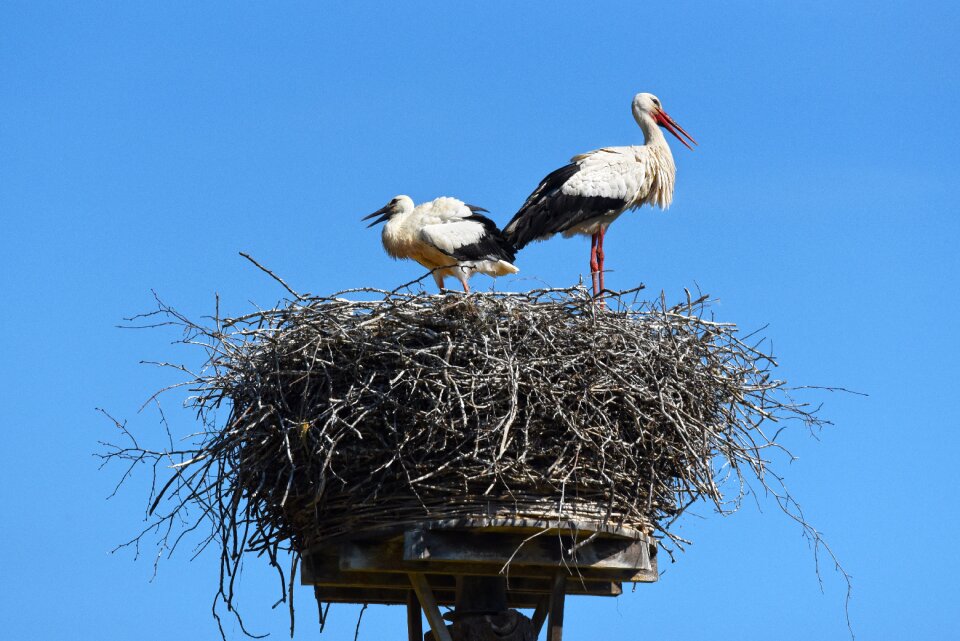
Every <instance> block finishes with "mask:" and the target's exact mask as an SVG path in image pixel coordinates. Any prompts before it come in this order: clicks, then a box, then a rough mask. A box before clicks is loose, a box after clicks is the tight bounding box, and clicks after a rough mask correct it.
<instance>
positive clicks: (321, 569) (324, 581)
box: [301, 556, 623, 597]
mask: <svg viewBox="0 0 960 641" xmlns="http://www.w3.org/2000/svg"><path fill="white" fill-rule="evenodd" d="M425 576H426V578H427V582H428V583H429V584H430V587H432V588H433V589H434V590H451V591H452V590H454V589H455V588H456V579H455V577H454V575H452V574H433V573H430V574H426V575H425ZM301 583H302V584H303V585H319V586H327V587H336V586H340V587H358V588H359V587H370V588H388V589H391V588H392V589H401V590H402V589H405V588H407V587H408V586H409V585H410V581H409V579H407V577H406V575H404V574H399V573H391V572H383V573H380V572H343V571H341V570H340V568H339V561H338V560H337V559H336V558H334V557H324V558H320V559H318V558H316V557H313V556H308V557H305V558H304V561H303V564H302V565H301ZM552 585H553V579H552V577H551V578H546V577H543V578H529V577H514V576H512V577H509V579H508V580H507V591H508V592H510V593H519V592H523V593H531V594H548V593H549V592H550V590H551V588H552ZM622 593H623V588H622V586H621V584H620V583H619V582H617V581H610V580H609V579H608V580H600V581H586V580H580V578H579V577H577V578H575V579H571V580H570V581H568V582H567V594H577V595H589V596H611V597H615V596H620V595H621V594H622Z"/></svg>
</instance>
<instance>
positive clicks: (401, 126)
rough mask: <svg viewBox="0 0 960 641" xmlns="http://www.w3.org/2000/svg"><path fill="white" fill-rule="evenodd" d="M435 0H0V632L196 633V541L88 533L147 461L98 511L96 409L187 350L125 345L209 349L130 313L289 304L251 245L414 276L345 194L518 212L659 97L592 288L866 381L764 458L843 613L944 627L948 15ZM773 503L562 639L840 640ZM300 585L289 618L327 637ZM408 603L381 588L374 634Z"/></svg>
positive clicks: (533, 275)
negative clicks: (663, 124) (295, 616)
mask: <svg viewBox="0 0 960 641" xmlns="http://www.w3.org/2000/svg"><path fill="white" fill-rule="evenodd" d="M455 4H460V3H444V4H441V3H435V4H433V3H431V4H426V3H386V2H384V3H376V4H374V3H364V2H353V3H302V4H301V3H279V4H276V5H275V4H274V3H257V4H256V6H252V5H251V4H244V5H241V6H236V5H235V4H234V3H213V4H210V3H195V2H189V3H187V2H167V3H151V4H150V5H149V6H145V5H146V3H127V2H104V3H46V2H37V1H36V0H31V1H29V2H5V3H3V6H2V8H0V216H2V221H3V223H2V227H0V229H2V233H0V242H2V247H3V251H2V252H0V273H2V280H0V287H2V297H0V300H2V304H3V308H4V309H3V312H4V319H5V321H6V326H7V331H6V335H5V340H4V350H3V351H4V357H3V367H2V368H0V377H2V381H0V390H2V398H3V404H2V406H3V412H2V426H3V433H4V440H3V454H2V460H3V464H2V466H0V510H2V512H0V515H2V516H0V519H2V522H0V523H2V525H0V568H2V569H0V587H2V594H0V621H2V622H3V623H2V632H0V636H3V637H4V638H5V639H11V640H20V639H104V640H109V639H134V638H135V639H139V640H141V641H148V640H150V639H170V638H182V639H212V638H216V634H217V633H216V627H215V624H214V622H213V620H212V618H211V617H210V615H209V605H210V601H211V596H212V590H213V586H214V583H215V581H216V572H215V564H214V563H213V562H212V561H213V559H208V558H206V557H200V558H199V559H198V560H197V561H194V562H192V563H191V562H189V556H190V550H189V548H184V550H182V553H181V554H179V555H177V556H175V557H174V558H173V559H172V560H170V561H164V562H162V563H161V564H160V568H159V574H158V576H157V578H156V579H155V580H153V581H152V582H151V581H150V578H151V575H152V565H151V563H150V560H149V557H150V556H151V554H153V553H154V551H152V550H149V549H147V550H144V552H145V556H146V557H147V558H146V559H141V560H140V561H138V562H134V561H133V560H132V558H131V555H130V554H128V553H119V554H114V555H111V554H110V553H109V551H110V549H111V548H112V547H113V546H114V545H115V544H116V543H117V542H120V541H122V540H124V539H126V538H128V537H129V536H130V535H132V534H133V533H134V532H135V530H136V529H137V527H138V526H139V525H140V519H141V518H142V514H143V508H144V492H145V491H146V490H145V487H146V485H145V484H146V482H147V479H146V477H145V475H142V476H139V477H137V478H135V479H134V482H133V483H131V484H130V485H129V487H126V488H125V489H124V490H123V491H121V493H120V495H119V496H118V497H116V498H114V499H112V500H109V501H107V500H105V498H106V496H107V495H108V494H109V493H110V492H111V490H112V488H113V484H114V482H115V481H116V479H117V476H118V475H119V473H120V469H119V468H110V469H108V471H106V472H98V471H97V463H98V462H97V461H96V460H95V459H94V458H93V457H92V456H91V454H92V452H94V451H96V450H97V449H98V447H97V440H98V439H108V438H111V437H112V431H111V426H110V424H109V423H108V422H107V421H105V420H104V419H103V418H102V417H100V416H99V415H98V414H97V413H96V412H95V411H94V408H95V407H98V406H99V407H105V408H108V409H109V410H110V411H111V412H113V413H114V414H116V415H118V416H121V417H125V418H127V419H129V420H130V421H131V424H132V425H133V426H134V427H135V429H137V430H138V431H140V432H141V433H143V434H146V433H150V432H156V430H158V429H159V426H158V423H157V419H156V415H155V413H153V412H151V411H145V412H144V413H142V414H137V408H138V407H139V405H140V404H141V403H142V402H143V400H145V398H146V397H147V396H148V395H149V393H151V392H152V391H154V390H155V389H156V388H158V387H159V386H161V385H163V384H164V383H167V382H171V381H172V380H174V377H173V375H172V374H171V373H170V372H165V371H157V370H154V369H151V368H149V367H146V366H142V365H139V364H138V362H139V361H140V360H141V359H148V360H165V359H170V360H186V361H191V362H194V361H195V360H196V358H197V357H198V356H199V355H198V354H194V353H190V352H188V351H185V350H184V349H183V348H180V347H176V346H171V345H170V343H171V341H172V340H174V339H175V338H176V336H175V335H173V334H171V333H164V332H163V331H153V332H144V331H139V332H138V331H123V330H119V329H115V327H114V326H115V325H117V324H118V323H119V322H120V321H121V318H122V317H123V316H127V315H130V314H133V313H137V312H141V311H145V310H147V309H149V308H150V306H151V294H150V290H151V289H156V290H157V291H158V292H159V293H160V294H161V295H162V296H163V297H164V298H165V299H167V300H168V301H169V302H171V303H173V304H175V305H176V306H178V307H180V308H181V309H182V310H183V311H185V312H186V313H188V314H190V315H194V316H200V315H202V314H205V313H209V312H211V311H212V309H213V296H214V293H215V292H219V293H220V295H221V296H222V299H223V301H224V307H225V308H226V310H227V311H232V312H242V311H244V310H247V309H248V308H249V305H250V301H253V302H255V303H257V304H260V305H268V304H272V303H274V302H275V301H276V300H277V299H278V298H280V297H281V295H282V294H283V292H282V291H280V289H279V288H278V287H277V286H276V284H275V283H273V282H271V281H269V280H268V279H267V278H265V277H264V276H263V275H262V274H261V273H259V272H257V271H256V270H254V269H253V268H251V267H250V266H249V265H248V264H247V263H246V262H245V261H244V260H243V259H241V258H240V257H239V256H238V255H237V252H238V251H241V250H243V251H247V252H250V253H252V254H253V255H254V256H256V257H257V258H258V259H259V260H261V261H262V262H264V263H265V264H267V265H269V266H270V267H272V268H273V269H275V270H277V271H278V272H279V273H281V274H282V275H284V276H285V277H286V278H287V279H288V280H289V281H290V282H291V283H292V284H293V285H294V286H295V287H297V288H299V289H301V290H308V291H314V292H331V291H335V290H339V289H343V288H347V287H355V286H362V285H370V286H378V287H384V288H390V287H393V286H395V285H398V284H400V283H402V282H406V281H408V280H410V279H412V278H415V277H417V276H418V275H420V274H421V273H422V270H421V269H420V268H419V267H417V266H416V265H415V264H412V263H397V262H393V261H390V260H389V259H387V258H386V256H385V255H384V254H383V253H382V250H381V248H380V246H379V238H378V234H377V232H375V231H373V230H367V229H366V228H365V227H364V225H363V224H361V223H360V220H359V219H360V217H361V216H362V215H364V214H367V213H369V212H372V211H373V210H375V209H377V208H379V207H380V206H381V205H383V204H384V203H385V202H386V201H387V200H389V199H390V198H391V197H392V196H394V195H396V194H398V193H406V194H409V195H411V196H412V197H413V198H414V199H415V200H417V201H420V200H425V199H430V198H434V197H436V196H439V195H452V196H457V197H460V198H462V199H464V200H467V201H468V202H472V203H476V204H479V205H483V206H485V207H486V208H488V209H489V210H490V211H491V212H492V215H493V217H494V218H495V219H496V220H497V221H498V222H500V223H501V224H502V223H504V222H505V221H506V220H507V219H508V218H509V217H510V215H512V213H513V212H514V211H516V209H517V207H518V206H519V205H520V203H521V202H522V200H523V198H524V197H525V196H526V195H527V194H528V193H529V192H530V191H531V190H532V188H533V187H534V186H535V185H536V183H537V181H538V180H539V179H540V178H541V177H542V176H543V175H544V174H545V173H547V172H548V171H549V170H552V169H554V168H556V167H557V166H559V165H560V164H562V163H564V162H565V161H566V160H567V158H569V157H570V156H571V155H573V154H575V153H579V152H583V151H588V150H590V149H594V148H597V147H600V146H604V145H626V144H639V143H640V142H641V138H640V132H639V130H638V129H637V127H636V126H635V124H634V123H633V120H632V118H631V117H630V112H629V104H630V99H631V97H632V95H633V94H634V93H635V92H637V91H651V92H653V93H656V94H657V95H659V96H660V98H661V99H662V100H663V103H664V106H665V108H666V109H667V110H668V111H669V112H670V113H671V115H673V116H674V117H675V118H676V119H677V121H678V122H680V124H681V125H683V126H684V127H685V128H686V129H687V130H688V131H690V132H691V133H692V134H693V135H694V136H695V137H697V139H698V140H699V141H700V147H699V148H698V149H697V151H695V152H688V151H687V150H686V149H683V148H678V145H674V150H675V155H676V158H677V165H678V178H677V192H676V199H675V201H674V206H673V208H672V209H671V210H670V211H669V212H668V213H666V214H664V213H661V212H654V211H651V210H641V211H639V212H635V213H633V214H629V215H625V216H624V217H623V218H621V219H620V220H619V221H618V222H617V223H616V225H615V226H614V227H613V229H612V231H611V233H610V236H609V238H608V241H607V266H608V267H609V268H610V269H612V270H614V271H613V272H612V273H611V274H610V275H609V276H608V279H607V283H608V285H609V286H611V287H614V288H618V287H620V288H627V287H631V286H634V285H636V284H637V283H639V282H644V283H646V284H647V286H648V287H649V288H650V290H651V292H653V293H656V292H659V291H660V290H664V291H665V292H666V295H667V297H668V298H670V299H677V298H679V297H680V296H681V295H682V290H683V288H684V287H691V288H693V287H695V286H697V285H699V287H700V288H701V289H702V290H703V291H705V292H709V293H710V294H712V295H713V296H714V297H716V298H718V299H719V302H718V303H717V304H716V305H715V307H714V310H715V313H716V315H717V317H718V318H720V319H722V320H724V321H732V322H737V323H739V324H741V325H742V326H743V327H744V328H747V329H756V328H758V327H761V326H763V325H765V324H769V327H768V329H766V330H765V333H766V334H767V335H768V336H769V337H771V338H772V340H773V346H774V349H775V351H776V353H777V354H778V355H779V357H780V360H781V363H782V368H781V372H780V373H781V375H782V376H784V377H786V378H787V379H789V380H791V381H793V382H796V383H799V384H814V385H843V386H846V387H849V388H852V389H856V390H860V391H863V392H867V393H869V394H870V396H869V397H867V398H863V397H856V396H848V395H827V394H822V395H819V396H818V395H813V396H812V398H813V399H814V400H822V401H824V409H823V415H824V417H826V418H829V419H832V420H833V421H834V422H835V423H836V426H835V427H832V428H828V429H827V430H826V431H825V432H823V434H822V436H821V439H820V440H819V441H816V440H814V439H811V438H809V437H806V436H804V435H803V434H802V433H801V432H800V431H798V432H797V434H796V435H795V436H794V437H793V438H791V439H790V444H791V445H792V446H793V449H794V451H795V453H796V454H797V455H798V456H799V460H797V461H796V462H795V463H793V464H792V465H790V466H789V467H788V468H787V469H785V470H784V472H785V473H786V475H787V479H788V483H789V485H790V487H791V489H792V490H793V492H794V494H795V495H796V496H797V497H798V499H799V500H800V501H801V503H802V504H803V505H804V507H805V509H806V511H807V515H808V516H809V518H810V519H811V520H812V521H813V522H814V523H815V524H816V525H817V526H818V527H820V528H821V529H822V530H823V531H824V532H825V534H826V535H827V537H828V539H829V540H830V542H831V543H832V545H833V547H834V549H835V550H836V552H837V554H838V555H839V556H840V557H841V559H842V560H843V561H844V563H845V564H846V566H847V569H848V570H849V571H850V573H851V574H853V575H854V582H855V583H854V598H853V602H852V604H851V615H852V619H853V623H854V626H855V628H856V630H857V632H858V634H859V637H858V638H860V639H864V640H867V639H947V638H950V637H952V636H953V634H955V628H956V625H957V623H958V620H957V615H956V610H955V608H956V604H957V603H960V588H958V587H957V585H958V584H957V581H956V577H957V576H958V574H960V562H958V560H957V559H958V555H957V553H956V541H957V539H958V536H960V527H958V515H957V503H958V501H957V494H956V491H955V489H954V488H955V485H956V452H957V450H958V446H960V439H958V436H957V428H958V419H957V416H956V413H955V407H956V405H957V403H958V400H960V399H958V394H957V391H956V384H955V377H956V368H957V362H958V356H960V354H958V349H957V339H956V331H955V330H954V329H953V327H952V325H953V324H954V323H955V321H956V319H957V318H958V317H960V306H958V303H957V300H958V298H957V294H956V288H957V273H958V266H960V265H958V262H960V261H958V258H957V241H958V238H960V223H958V219H957V216H956V203H957V201H958V197H960V187H958V184H960V161H958V153H957V148H958V143H960V136H958V127H957V116H958V114H960V104H958V103H960V89H958V87H960V85H958V82H957V71H956V64H957V62H958V60H960V38H958V36H957V34H958V32H960V14H958V9H957V8H956V4H955V3H948V2H843V3H837V2H805V3H791V4H790V6H789V7H788V6H787V3H762V2H727V3H710V4H708V3H687V2H672V3H634V2H590V3H587V2H577V3H570V2H556V3H545V2H544V3H532V2H531V3H515V2H484V3H472V4H470V5H469V6H467V5H466V4H464V5H463V7H462V8H453V7H454V5H455ZM198 5H202V6H198ZM587 247H588V246H587V242H586V241H585V240H583V239H576V240H561V239H555V240H553V241H550V242H548V243H542V244H537V245H534V246H531V247H530V248H528V249H527V250H525V251H524V252H523V253H521V254H520V256H519V258H518V263H517V264H518V266H519V267H520V268H521V270H522V272H521V274H520V276H522V277H523V278H520V279H512V280H511V279H504V280H501V281H499V282H497V284H496V286H497V287H498V288H500V289H511V288H517V289H523V288H529V287H532V286H534V285H536V284H540V283H546V284H550V285H569V284H571V283H573V282H575V281H576V280H577V279H578V278H579V277H580V275H581V274H583V273H584V272H585V270H586V263H587V253H588V249H587ZM474 284H475V286H476V287H478V288H487V287H489V286H490V285H491V281H490V280H489V279H486V277H482V276H480V277H477V278H476V279H475V280H474ZM178 402H179V398H178V397H175V396H171V397H167V399H166V407H167V408H168V409H169V410H170V412H171V418H172V420H173V421H174V429H175V430H176V431H177V432H178V433H186V432H188V431H189V430H190V428H191V423H190V419H189V414H188V413H178V412H176V411H175V410H176V407H177V405H178ZM759 507H760V508H762V510H763V511H762V513H761V512H760V511H759V510H758V509H757V507H756V506H755V505H754V504H753V503H750V502H748V503H747V505H746V506H745V508H744V510H743V511H742V512H741V513H740V514H738V515H735V516H733V517H731V518H720V517H718V516H717V515H714V514H711V513H710V512H709V511H708V510H701V511H700V512H699V514H700V517H696V516H694V517H690V518H688V519H687V520H686V521H685V523H684V525H683V529H682V533H683V534H684V535H686V536H688V537H690V538H692V539H694V540H695V545H694V546H693V547H692V548H690V550H689V551H688V552H687V553H686V554H683V555H682V556H680V557H679V559H678V562H677V563H675V564H673V565H669V564H664V566H663V569H665V570H666V573H665V574H664V575H663V577H662V580H661V581H660V582H659V583H658V584H655V585H644V586H638V588H637V590H636V591H635V592H633V593H628V594H625V595H624V596H623V597H621V598H620V599H617V600H600V599H594V600H589V599H583V598H579V599H578V598H573V599H571V600H570V602H569V604H568V620H569V628H568V629H569V632H568V635H569V638H570V639H571V640H573V639H598V638H608V639H613V638H618V639H638V638H646V639H672V640H688V639H689V640H699V639H721V638H732V639H747V640H752V639H757V640H763V639H804V640H806V639H846V638H848V637H847V632H846V627H845V624H844V618H843V585H842V583H841V581H840V580H839V579H838V578H837V577H836V576H835V575H832V574H831V573H830V572H825V575H824V593H823V594H821V592H820V589H819V587H818V584H817V579H816V577H815V574H814V567H813V558H812V555H811V553H810V552H809V550H808V549H807V547H806V545H805V543H804V541H803V540H802V538H801V537H800V532H799V530H798V528H797V527H795V526H794V525H793V524H792V523H790V522H788V521H787V520H786V519H785V518H783V517H782V516H781V515H780V514H779V513H778V512H777V510H776V508H775V507H774V506H773V505H771V504H770V503H769V502H765V501H763V500H761V501H759ZM701 517H702V518H701ZM247 570H248V573H247V575H246V580H245V583H244V592H243V593H242V594H243V596H242V601H241V603H242V604H243V605H245V606H246V613H247V618H248V620H249V623H250V626H251V627H252V628H253V629H255V630H257V631H272V632H273V633H274V636H273V638H284V635H285V626H286V622H285V615H284V613H283V612H282V611H277V612H271V611H270V610H269V605H270V604H271V603H272V602H273V601H274V600H275V598H276V585H275V583H274V582H273V580H272V579H271V578H270V576H269V575H266V574H264V573H262V572H259V571H258V570H257V564H256V563H250V564H248V567H247ZM297 600H298V604H299V606H300V609H299V612H300V615H299V628H298V633H297V638H298V639H313V638H316V630H317V625H316V623H315V617H314V613H313V607H314V606H313V604H312V603H311V601H312V595H311V594H310V593H309V592H308V591H306V590H304V591H301V592H299V593H298V595H297ZM281 610H282V608H281ZM358 610H359V607H353V606H340V607H337V606H334V608H333V609H332V610H331V613H332V623H331V627H330V628H328V631H329V634H328V635H327V636H325V637H324V638H328V639H334V640H339V639H350V638H352V634H353V627H354V624H355V622H356V614H357V611H358ZM951 612H953V614H951ZM403 622H404V615H403V612H402V610H401V609H399V608H387V607H384V606H377V607H373V608H372V609H371V610H368V612H367V613H366V615H365V616H364V621H363V626H362V628H361V638H362V639H368V640H378V639H400V638H402V632H401V628H402V626H403ZM230 630H231V632H232V633H234V634H233V637H234V638H240V637H239V633H238V632H237V631H236V629H235V626H230Z"/></svg>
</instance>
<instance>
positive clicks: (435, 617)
mask: <svg viewBox="0 0 960 641" xmlns="http://www.w3.org/2000/svg"><path fill="white" fill-rule="evenodd" d="M407 576H409V577H410V584H411V585H412V586H413V589H414V590H415V591H416V593H417V599H418V600H419V601H420V606H421V607H422V608H423V612H424V614H426V615H427V621H428V622H429V623H430V630H431V631H432V632H433V638H434V640H435V641H453V639H452V638H450V631H449V630H447V622H446V621H444V620H443V615H441V614H440V608H439V607H437V602H436V600H434V598H433V590H431V589H430V585H429V584H428V583H427V579H426V577H424V576H423V575H422V574H420V573H418V572H411V573H410V574H408V575H407Z"/></svg>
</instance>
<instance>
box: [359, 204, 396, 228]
mask: <svg viewBox="0 0 960 641" xmlns="http://www.w3.org/2000/svg"><path fill="white" fill-rule="evenodd" d="M392 215H393V213H392V212H391V211H390V205H387V206H386V207H381V208H380V209H378V210H377V211H375V212H373V213H372V214H370V215H369V216H364V217H363V218H362V219H361V220H370V219H371V218H373V217H374V216H380V218H377V219H376V220H375V221H373V222H372V223H370V224H369V225H367V227H368V228H369V227H373V226H374V225H379V224H380V223H383V222H386V221H388V220H390V216H392Z"/></svg>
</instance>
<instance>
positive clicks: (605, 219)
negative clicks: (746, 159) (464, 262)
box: [503, 93, 697, 296]
mask: <svg viewBox="0 0 960 641" xmlns="http://www.w3.org/2000/svg"><path fill="white" fill-rule="evenodd" d="M633 117H634V119H635V120H636V121H637V124H638V125H640V129H641V131H643V140H644V144H643V145H642V146H633V147H604V148H603V149H597V150H596V151H590V152H587V153H585V154H580V155H579V156H574V157H573V158H572V159H571V160H570V164H569V165H565V166H563V167H561V168H560V169H557V170H556V171H554V172H552V173H550V174H549V175H547V177H546V178H544V179H543V180H542V181H541V182H540V184H539V185H538V186H537V188H536V189H535V190H534V191H533V193H532V194H530V196H529V197H527V200H526V202H525V203H523V206H522V207H521V208H520V211H518V212H517V213H516V215H515V216H514V217H513V219H512V220H511V221H510V222H509V223H507V226H506V227H504V228H503V232H504V234H505V235H506V237H507V239H508V240H509V241H510V242H511V243H512V244H513V246H514V247H516V248H517V249H522V248H523V247H524V246H525V245H527V244H528V243H530V242H531V241H534V240H544V239H547V238H550V237H551V236H553V235H554V234H556V233H561V234H563V235H564V236H565V237H567V238H569V237H570V236H573V235H575V234H584V235H588V236H590V237H591V241H590V274H591V277H592V279H593V293H594V296H597V295H599V294H600V292H601V291H602V290H603V288H604V286H603V237H604V234H605V233H606V231H607V227H609V226H610V223H612V222H613V221H614V220H616V219H617V217H618V216H620V214H622V213H623V212H625V211H627V210H630V209H634V208H636V207H640V206H641V205H646V204H649V205H657V206H659V207H660V208H661V209H666V208H667V207H669V206H670V202H671V201H672V200H673V180H674V175H675V174H676V167H675V165H674V164H673V154H671V153H670V146H669V145H667V140H666V138H664V136H663V132H661V131H660V127H663V128H664V129H666V130H667V131H669V132H670V133H671V134H673V135H674V136H676V137H677V139H678V140H679V141H680V142H682V143H683V144H684V145H686V147H687V148H688V149H691V150H692V149H693V147H691V146H690V145H689V144H688V143H687V141H686V140H684V139H683V138H682V137H681V135H680V134H683V135H684V136H686V137H687V138H688V139H689V140H690V142H692V143H693V144H697V141H696V140H694V139H693V137H692V136H691V135H690V134H688V133H687V132H686V131H684V130H683V129H682V128H681V127H680V125H678V124H677V123H676V122H675V121H674V120H673V118H671V117H670V116H668V115H667V112H665V111H664V110H663V108H662V107H661V106H660V100H659V99H658V98H657V97H656V96H654V95H653V94H649V93H638V94H637V95H636V96H634V97H633ZM658 125H659V127H658Z"/></svg>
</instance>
